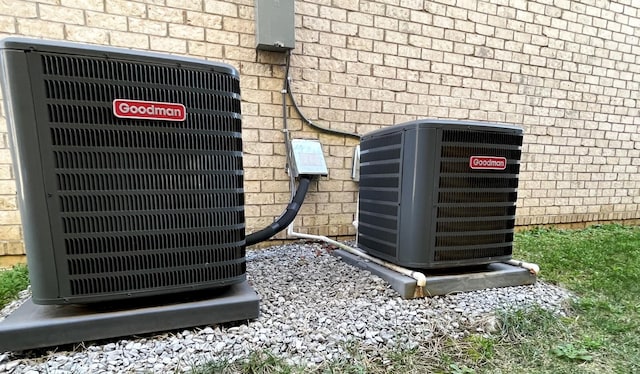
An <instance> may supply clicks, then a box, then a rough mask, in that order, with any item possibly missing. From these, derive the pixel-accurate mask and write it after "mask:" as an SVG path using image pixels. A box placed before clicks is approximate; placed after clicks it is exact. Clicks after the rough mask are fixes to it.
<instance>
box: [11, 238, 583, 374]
mask: <svg viewBox="0 0 640 374" xmlns="http://www.w3.org/2000/svg"><path fill="white" fill-rule="evenodd" d="M247 260H248V262H247V277H248V280H249V282H250V283H251V285H252V286H253V288H254V289H255V290H256V291H257V292H258V294H259V295H260V296H261V303H260V317H259V318H258V319H256V320H253V321H249V322H246V321H245V322H244V323H242V324H240V325H238V324H237V323H234V324H226V325H220V326H209V327H204V328H194V329H187V330H183V331H180V332H177V333H174V334H166V333H161V334H158V335H156V336H153V337H146V338H140V339H135V338H132V337H128V338H126V339H123V340H119V341H113V340H112V341H111V342H107V343H105V344H102V345H96V344H95V343H94V344H93V345H88V346H87V347H86V348H84V346H82V347H83V348H77V349H76V350H75V351H66V352H65V351H55V352H51V353H49V354H48V355H47V354H45V355H44V356H41V357H33V356H34V355H33V354H28V353H21V352H6V353H2V352H0V372H2V373H11V374H13V373H33V372H40V373H42V372H58V373H63V372H65V373H66V372H78V373H80V372H91V373H107V372H183V371H189V370H190V369H191V368H193V367H195V366H197V365H199V364H203V363H205V362H208V361H211V360H216V359H227V360H230V361H235V360H238V359H242V358H244V357H246V356H247V355H248V354H250V352H252V351H255V350H261V349H268V350H269V351H271V352H273V353H274V354H277V355H279V356H281V357H284V358H285V359H287V360H290V361H291V362H299V363H308V364H314V363H315V364H318V363H321V362H324V361H327V360H331V359H332V358H336V357H345V355H346V354H347V353H346V352H345V351H344V349H343V346H342V344H343V343H345V342H350V341H355V342H358V343H360V344H362V345H365V346H367V345H368V346H372V347H373V348H383V347H389V348H395V347H398V346H401V347H406V348H414V347H417V346H419V345H420V344H423V343H427V342H428V341H429V340H430V339H432V338H433V337H434V336H441V335H443V334H444V335H447V336H449V337H452V338H460V337H464V336H465V335H468V334H469V333H487V332H492V331H495V329H496V320H495V317H494V313H495V311H496V310H501V309H513V308H526V307H527V306H531V305H534V304H537V305H539V306H540V307H542V308H545V309H547V310H550V311H553V312H556V313H558V314H561V315H563V313H564V311H563V309H562V307H563V305H564V303H565V301H566V300H567V299H568V298H570V297H571V294H570V293H569V292H567V291H566V290H563V289H561V288H559V287H555V286H552V285H549V284H546V283H543V282H538V283H537V284H535V285H532V286H520V287H507V288H499V289H487V290H481V291H474V292H466V293H460V294H455V295H447V296H436V297H432V298H425V299H412V300H403V299H401V298H400V297H399V296H398V295H397V293H396V292H395V291H394V290H393V289H391V287H390V286H389V285H387V284H386V283H385V282H384V281H383V280H382V279H380V278H378V277H376V276H373V275H371V273H369V272H368V271H364V270H360V269H357V268H354V267H352V266H350V265H348V264H346V263H344V262H342V261H341V260H340V259H339V258H336V257H334V256H331V255H330V254H328V253H327V251H326V250H324V246H323V245H322V244H318V243H312V244H288V245H284V246H277V247H271V248H268V249H263V250H256V251H249V252H248V254H247ZM28 295H29V292H28V291H27V292H23V293H22V294H21V299H20V300H19V301H16V302H13V303H11V304H10V305H9V306H8V307H7V308H5V309H4V310H2V311H1V312H0V320H1V319H2V318H3V317H5V316H6V315H8V314H9V313H10V312H11V311H13V310H15V309H16V308H17V307H18V306H19V305H20V303H21V302H22V301H24V299H26V298H27V297H28Z"/></svg>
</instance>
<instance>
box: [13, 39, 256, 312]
mask: <svg viewBox="0 0 640 374" xmlns="http://www.w3.org/2000/svg"><path fill="white" fill-rule="evenodd" d="M29 45H32V42H30V44H29ZM12 48H16V45H15V43H13V44H12ZM85 52H86V53H85ZM23 53H24V54H25V55H27V57H26V60H27V64H26V65H27V68H28V69H29V74H28V75H29V76H30V79H31V87H30V88H31V89H30V92H27V93H24V94H25V95H27V96H30V98H31V101H32V102H33V108H31V111H32V112H33V113H34V114H35V120H34V121H30V122H26V121H22V120H21V118H24V116H25V115H24V114H19V115H17V116H16V119H17V121H14V122H15V126H16V127H17V126H20V127H24V131H23V132H24V133H31V134H38V136H37V137H38V139H39V142H38V145H37V148H36V149H37V150H38V151H39V155H40V160H39V161H37V160H36V161H34V162H35V163H36V164H34V165H35V166H33V167H28V168H23V173H24V174H25V175H27V174H28V175H29V178H31V179H33V178H36V177H37V175H41V176H40V178H41V180H40V181H41V185H42V186H41V187H39V188H40V193H39V194H38V191H32V192H30V194H34V195H37V196H36V198H39V199H43V198H42V196H45V198H44V200H45V201H46V204H45V207H42V208H44V209H42V210H40V212H39V213H34V212H30V213H28V214H41V215H44V216H48V218H49V220H48V221H49V225H48V226H42V225H41V223H40V225H34V224H29V225H27V224H25V237H28V236H30V235H36V234H35V233H37V232H42V231H47V230H50V232H51V235H50V240H51V242H50V243H48V245H47V244H46V243H39V245H33V246H30V247H31V248H28V250H29V251H30V252H35V253H37V254H36V255H35V257H38V256H45V254H46V255H47V256H50V257H53V258H54V259H55V261H53V263H54V265H50V266H54V267H55V273H56V274H57V276H56V278H57V281H58V292H57V293H53V290H51V289H47V291H46V292H43V295H42V296H41V297H40V298H39V299H37V300H35V299H34V300H35V301H36V302H40V303H61V302H78V303H84V302H97V301H105V300H114V299H122V298H128V297H142V296H151V295H158V294H166V293H175V292H180V291H185V290H195V289H201V288H211V287H221V286H225V285H229V284H233V283H237V282H240V281H242V280H244V279H245V269H246V263H245V258H244V256H245V241H244V235H245V232H244V229H245V221H244V191H243V166H242V140H241V120H240V85H239V80H238V76H237V72H235V70H229V69H227V68H226V66H218V65H217V64H214V63H210V64H209V63H206V64H205V63H200V62H198V63H196V62H191V61H187V60H184V59H178V60H176V61H173V60H172V59H171V58H165V59H159V58H158V56H155V55H152V56H145V55H144V54H140V53H137V54H127V51H120V52H114V51H113V50H112V49H108V50H106V51H105V52H104V53H103V54H100V53H97V52H96V51H93V50H91V51H85V50H84V49H82V48H78V49H75V50H74V49H73V48H71V47H69V45H67V44H65V46H64V48H58V47H56V46H50V45H47V44H44V45H37V47H36V48H35V50H33V49H31V50H29V51H28V52H26V51H24V52H23ZM116 99H126V100H131V101H132V102H133V101H145V102H156V103H176V104H181V105H184V107H185V109H186V119H185V120H184V121H171V120H162V119H157V118H156V119H152V120H149V119H139V118H118V117H116V116H115V115H114V108H113V102H114V100H116ZM21 110H22V111H24V110H25V109H24V108H22V109H21ZM21 131H22V130H21ZM16 141H17V142H18V143H20V142H22V143H24V144H19V148H20V147H22V148H24V146H26V145H28V144H29V143H28V142H25V141H24V139H21V138H20V137H19V136H16ZM38 162H39V163H40V165H39V166H38V165H37V163H38ZM28 198H31V196H29V197H28ZM32 208H33V207H32ZM29 257H30V262H31V259H32V257H33V256H31V253H30V256H29ZM36 277H37V276H36ZM43 281H44V278H43V279H41V280H38V279H36V282H34V284H33V285H32V286H33V288H34V290H35V289H37V288H40V289H43V287H45V285H44V284H43ZM49 292H51V293H49Z"/></svg>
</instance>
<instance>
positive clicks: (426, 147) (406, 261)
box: [397, 126, 438, 268]
mask: <svg viewBox="0 0 640 374" xmlns="http://www.w3.org/2000/svg"><path fill="white" fill-rule="evenodd" d="M405 138H406V139H407V140H406V141H405V143H404V146H405V148H404V152H403V153H404V160H403V173H402V175H403V176H404V178H403V180H402V203H401V205H400V214H399V222H400V232H401V234H400V236H399V241H398V258H397V262H398V264H400V265H402V266H407V267H419V268H425V267H429V266H430V265H431V263H432V261H433V256H432V248H433V245H434V243H433V242H434V230H435V226H434V218H435V209H434V205H433V203H432V201H433V194H434V185H435V182H434V179H435V176H436V175H437V173H436V170H435V169H436V165H437V158H436V156H437V146H438V139H437V130H436V129H434V128H429V127H417V126H416V127H413V128H408V129H406V130H405Z"/></svg>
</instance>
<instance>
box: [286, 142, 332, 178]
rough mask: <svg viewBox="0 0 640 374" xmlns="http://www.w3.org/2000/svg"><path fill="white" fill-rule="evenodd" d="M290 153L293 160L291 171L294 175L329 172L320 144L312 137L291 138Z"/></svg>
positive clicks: (324, 174)
mask: <svg viewBox="0 0 640 374" xmlns="http://www.w3.org/2000/svg"><path fill="white" fill-rule="evenodd" d="M291 153H292V156H293V157H292V159H293V162H292V164H291V173H293V176H294V177H298V176H299V175H301V174H304V175H321V176H326V175H327V174H329V172H328V170H327V163H326V162H325V161H324V154H323V153H322V145H321V144H320V142H319V141H318V140H313V139H293V140H292V141H291Z"/></svg>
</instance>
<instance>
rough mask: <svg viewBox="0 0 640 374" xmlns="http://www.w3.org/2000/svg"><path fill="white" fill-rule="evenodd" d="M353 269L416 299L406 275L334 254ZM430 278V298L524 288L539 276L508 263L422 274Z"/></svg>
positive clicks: (427, 290) (413, 285)
mask: <svg viewBox="0 0 640 374" xmlns="http://www.w3.org/2000/svg"><path fill="white" fill-rule="evenodd" d="M332 253H333V254H334V255H336V256H339V257H340V258H342V260H343V261H344V262H346V263H348V264H350V265H352V266H355V267H358V268H360V269H364V270H368V271H370V272H371V273H372V274H375V275H377V276H379V277H380V278H382V279H384V280H385V281H387V282H388V283H389V285H390V286H391V288H393V289H394V290H396V291H397V292H398V293H399V294H400V296H401V297H402V298H403V299H412V298H414V297H416V296H415V295H414V294H415V290H416V280H415V279H413V278H411V277H408V276H406V275H403V274H400V273H396V272H395V271H393V270H390V269H387V268H386V267H384V266H381V265H378V264H376V263H373V262H370V261H367V260H366V259H364V258H362V257H359V256H357V255H354V254H351V253H349V252H346V251H343V250H341V249H338V250H335V251H333V252H332ZM422 273H423V274H425V275H426V276H427V286H426V287H425V289H424V294H425V295H426V296H437V295H446V294H451V293H458V292H468V291H476V290H482V289H486V288H497V287H510V286H522V285H527V284H534V283H535V282H536V276H535V275H533V274H531V273H530V272H529V271H528V270H527V269H523V268H521V267H518V266H513V265H509V264H505V263H501V262H498V263H493V264H488V265H481V266H474V267H465V268H456V269H447V270H428V271H422Z"/></svg>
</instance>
